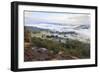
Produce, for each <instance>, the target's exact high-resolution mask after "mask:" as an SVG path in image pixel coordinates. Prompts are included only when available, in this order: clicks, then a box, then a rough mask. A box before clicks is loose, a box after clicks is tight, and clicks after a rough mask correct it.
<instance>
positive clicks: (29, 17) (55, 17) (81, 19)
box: [24, 11, 90, 25]
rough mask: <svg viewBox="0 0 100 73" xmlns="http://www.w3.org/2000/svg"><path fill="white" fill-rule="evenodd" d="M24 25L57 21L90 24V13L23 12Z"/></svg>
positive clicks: (58, 22)
mask: <svg viewBox="0 0 100 73" xmlns="http://www.w3.org/2000/svg"><path fill="white" fill-rule="evenodd" d="M24 18H25V25H27V24H40V23H57V24H61V25H63V24H67V25H68V24H70V25H76V24H77V25H78V24H79V25H81V24H90V15H89V14H84V13H68V12H66V13H64V12H36V11H35V12H29V11H25V12H24Z"/></svg>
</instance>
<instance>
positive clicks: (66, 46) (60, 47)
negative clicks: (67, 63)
mask: <svg viewBox="0 0 100 73" xmlns="http://www.w3.org/2000/svg"><path fill="white" fill-rule="evenodd" d="M32 46H34V47H40V48H41V47H44V48H47V49H48V50H49V51H53V53H54V54H57V53H58V52H60V51H63V52H64V54H65V55H70V56H75V57H78V58H90V44H88V43H83V42H80V41H78V40H72V39H67V40H66V43H61V42H56V41H52V40H48V39H41V38H37V37H33V38H32Z"/></svg>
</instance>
